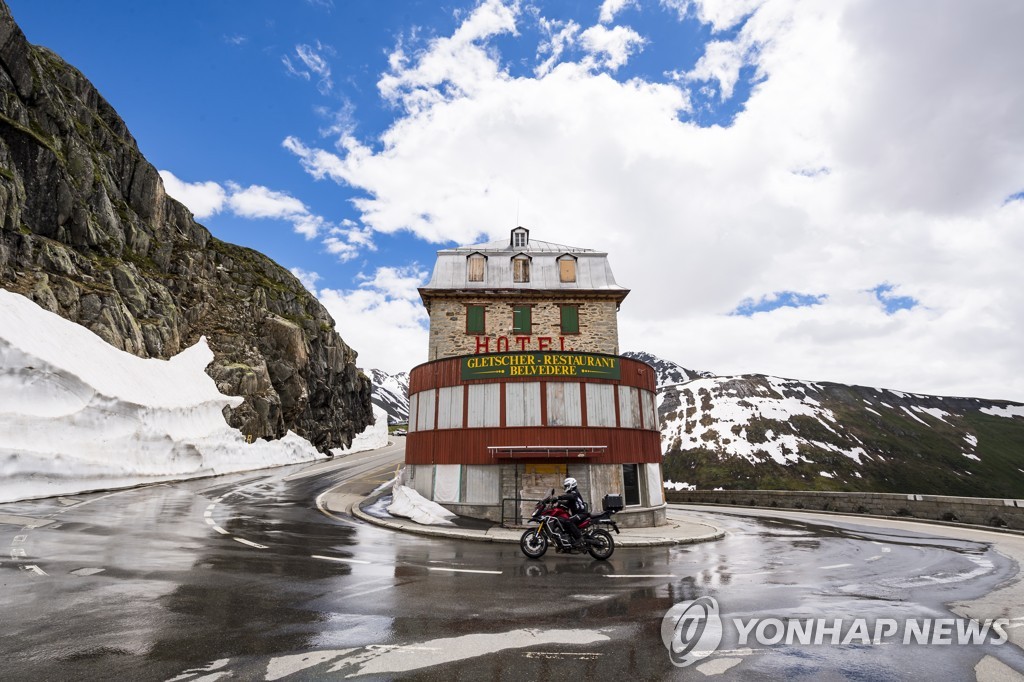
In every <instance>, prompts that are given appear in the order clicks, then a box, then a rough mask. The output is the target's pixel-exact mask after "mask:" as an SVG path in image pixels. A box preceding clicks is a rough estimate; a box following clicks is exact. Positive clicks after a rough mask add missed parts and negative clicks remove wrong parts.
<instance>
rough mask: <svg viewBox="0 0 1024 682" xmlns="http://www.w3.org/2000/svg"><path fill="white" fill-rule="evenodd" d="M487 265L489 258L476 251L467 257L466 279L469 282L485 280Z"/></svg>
mask: <svg viewBox="0 0 1024 682" xmlns="http://www.w3.org/2000/svg"><path fill="white" fill-rule="evenodd" d="M486 265H487V258H486V257H484V256H483V255H482V254H479V253H474V254H473V255H472V256H470V257H469V258H467V259H466V280H467V281H469V282H482V281H484V271H485V267H486Z"/></svg>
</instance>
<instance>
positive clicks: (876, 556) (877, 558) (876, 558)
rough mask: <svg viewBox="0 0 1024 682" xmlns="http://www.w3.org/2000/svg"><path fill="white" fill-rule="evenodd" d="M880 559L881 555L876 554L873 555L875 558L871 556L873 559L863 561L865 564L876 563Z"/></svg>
mask: <svg viewBox="0 0 1024 682" xmlns="http://www.w3.org/2000/svg"><path fill="white" fill-rule="evenodd" d="M881 558H882V555H881V554H876V555H875V556H873V557H868V558H867V559H865V560H864V562H865V563H867V562H869V561H878V560H879V559H881Z"/></svg>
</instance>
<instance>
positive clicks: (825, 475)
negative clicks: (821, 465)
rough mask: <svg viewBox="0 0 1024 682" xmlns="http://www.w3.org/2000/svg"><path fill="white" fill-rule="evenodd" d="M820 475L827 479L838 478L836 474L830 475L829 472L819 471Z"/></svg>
mask: <svg viewBox="0 0 1024 682" xmlns="http://www.w3.org/2000/svg"><path fill="white" fill-rule="evenodd" d="M818 475H819V476H823V477H825V478H835V477H836V475H835V474H830V473H829V472H827V471H819V472H818Z"/></svg>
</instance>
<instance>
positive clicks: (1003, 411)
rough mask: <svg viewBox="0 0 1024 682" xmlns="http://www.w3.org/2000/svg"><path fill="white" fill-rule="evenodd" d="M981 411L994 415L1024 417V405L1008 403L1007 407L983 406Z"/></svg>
mask: <svg viewBox="0 0 1024 682" xmlns="http://www.w3.org/2000/svg"><path fill="white" fill-rule="evenodd" d="M981 411H982V412H984V413H985V414H990V415H992V416H993V417H1007V418H1012V417H1024V405H1007V406H1005V407H983V408H981Z"/></svg>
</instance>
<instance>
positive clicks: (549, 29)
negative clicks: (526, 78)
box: [534, 17, 580, 76]
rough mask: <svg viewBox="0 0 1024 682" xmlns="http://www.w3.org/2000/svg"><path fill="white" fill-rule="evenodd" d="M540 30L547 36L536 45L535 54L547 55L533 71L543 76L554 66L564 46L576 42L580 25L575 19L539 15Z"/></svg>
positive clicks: (564, 48) (566, 46)
mask: <svg viewBox="0 0 1024 682" xmlns="http://www.w3.org/2000/svg"><path fill="white" fill-rule="evenodd" d="M538 24H539V26H540V29H541V31H543V32H544V34H545V35H546V36H547V39H546V40H543V41H542V42H541V43H540V44H539V45H538V46H537V56H538V57H540V56H543V55H547V59H545V60H544V61H543V62H541V63H540V64H538V65H537V67H536V69H534V73H536V74H537V75H538V76H543V75H545V74H547V73H548V72H550V71H551V69H552V68H554V66H555V64H557V63H558V60H559V59H561V58H562V53H563V52H565V50H566V48H568V47H570V46H572V45H573V44H574V43H575V42H576V36H577V34H579V32H580V25H579V24H577V23H576V22H575V21H571V20H570V21H552V20H550V19H545V18H544V17H540V20H539V22H538Z"/></svg>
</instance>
